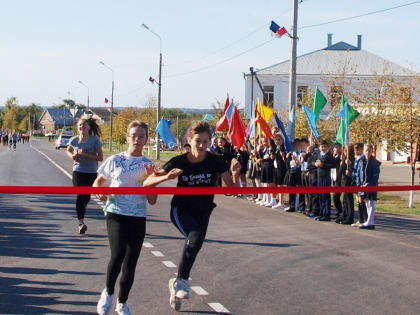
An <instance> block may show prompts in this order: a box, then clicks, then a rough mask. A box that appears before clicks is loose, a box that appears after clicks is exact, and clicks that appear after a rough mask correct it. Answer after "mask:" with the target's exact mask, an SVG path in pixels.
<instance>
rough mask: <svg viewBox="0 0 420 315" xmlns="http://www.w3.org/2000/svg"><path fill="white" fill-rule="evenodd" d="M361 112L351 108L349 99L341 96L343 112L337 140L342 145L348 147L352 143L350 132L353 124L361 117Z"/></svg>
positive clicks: (340, 114)
mask: <svg viewBox="0 0 420 315" xmlns="http://www.w3.org/2000/svg"><path fill="white" fill-rule="evenodd" d="M359 114H360V113H359V112H358V111H357V110H355V109H354V108H353V107H351V106H350V104H349V103H348V101H347V99H346V98H345V97H344V95H343V96H341V110H340V112H339V113H338V116H340V117H341V120H340V127H339V128H338V131H337V136H336V140H337V142H338V143H340V144H341V145H348V144H349V142H350V139H349V132H350V125H351V123H352V122H353V121H354V120H355V119H356V118H357V117H358V116H359Z"/></svg>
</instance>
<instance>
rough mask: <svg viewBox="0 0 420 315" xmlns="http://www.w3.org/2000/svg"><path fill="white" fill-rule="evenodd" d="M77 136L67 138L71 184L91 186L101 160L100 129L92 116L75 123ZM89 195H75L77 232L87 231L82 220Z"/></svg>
mask: <svg viewBox="0 0 420 315" xmlns="http://www.w3.org/2000/svg"><path fill="white" fill-rule="evenodd" d="M77 131H78V133H79V135H78V136H75V137H72V138H71V139H70V140H69V145H68V147H67V155H68V156H69V157H70V158H71V159H72V160H73V177H72V180H73V186H92V184H93V182H94V181H95V179H96V175H97V171H98V162H100V161H102V160H103V153H102V142H101V140H100V136H101V130H100V128H99V126H98V125H97V124H96V121H95V120H94V119H93V118H88V117H83V118H81V119H80V120H79V122H78V123H77ZM89 201H90V195H77V197H76V213H77V219H78V220H79V225H78V231H79V234H84V233H85V232H86V231H87V225H86V224H85V222H84V218H85V214H86V206H87V204H88V203H89Z"/></svg>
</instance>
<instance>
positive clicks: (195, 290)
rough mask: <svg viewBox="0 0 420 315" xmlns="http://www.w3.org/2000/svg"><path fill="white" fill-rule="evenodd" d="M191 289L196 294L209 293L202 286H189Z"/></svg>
mask: <svg viewBox="0 0 420 315" xmlns="http://www.w3.org/2000/svg"><path fill="white" fill-rule="evenodd" d="M191 290H193V291H194V292H195V293H197V294H198V295H209V293H208V292H207V291H206V290H204V289H203V288H202V287H191Z"/></svg>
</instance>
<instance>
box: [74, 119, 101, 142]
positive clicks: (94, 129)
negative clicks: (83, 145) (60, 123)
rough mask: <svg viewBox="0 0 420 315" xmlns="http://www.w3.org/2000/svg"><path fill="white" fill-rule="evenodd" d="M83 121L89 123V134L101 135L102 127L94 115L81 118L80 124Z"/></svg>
mask: <svg viewBox="0 0 420 315" xmlns="http://www.w3.org/2000/svg"><path fill="white" fill-rule="evenodd" d="M83 121H86V122H87V123H88V125H89V135H90V136H92V135H93V136H97V137H98V138H100V137H101V134H102V133H101V128H100V127H99V125H98V124H97V123H96V119H93V118H92V117H82V118H80V120H79V124H80V123H81V122H83Z"/></svg>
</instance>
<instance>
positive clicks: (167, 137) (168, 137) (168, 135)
mask: <svg viewBox="0 0 420 315" xmlns="http://www.w3.org/2000/svg"><path fill="white" fill-rule="evenodd" d="M156 131H157V132H158V133H159V136H160V137H161V139H162V140H163V142H165V144H166V146H167V147H168V148H172V147H173V146H174V145H175V144H176V140H175V137H174V135H173V134H172V132H171V129H170V128H169V120H166V119H165V118H162V119H161V120H160V122H159V124H158V126H157V127H156Z"/></svg>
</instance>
